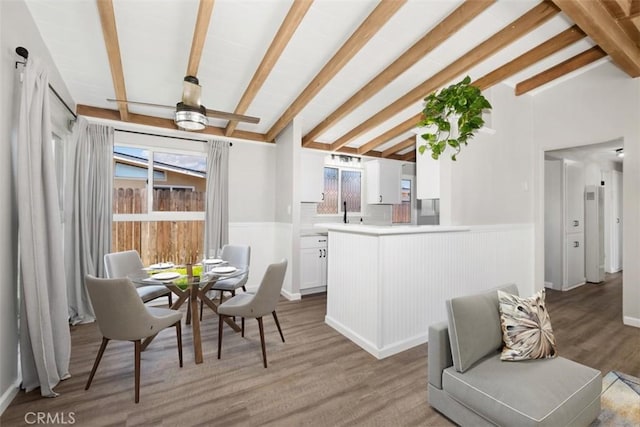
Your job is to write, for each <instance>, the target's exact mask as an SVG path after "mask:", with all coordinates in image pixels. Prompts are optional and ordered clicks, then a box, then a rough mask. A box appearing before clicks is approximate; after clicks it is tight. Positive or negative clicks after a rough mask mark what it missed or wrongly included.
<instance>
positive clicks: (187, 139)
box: [114, 129, 233, 147]
mask: <svg viewBox="0 0 640 427" xmlns="http://www.w3.org/2000/svg"><path fill="white" fill-rule="evenodd" d="M114 130H115V131H116V132H126V133H135V134H137V135H148V136H159V137H162V138H172V139H181V140H183V141H196V142H207V141H206V140H202V139H196V138H186V137H183V136H171V135H158V134H155V133H148V132H140V131H136V130H126V129H114ZM229 146H231V147H233V142H229Z"/></svg>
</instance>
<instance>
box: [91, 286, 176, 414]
mask: <svg viewBox="0 0 640 427" xmlns="http://www.w3.org/2000/svg"><path fill="white" fill-rule="evenodd" d="M85 285H86V286H87V290H88V291H89V297H90V298H91V304H92V305H93V311H94V313H95V315H96V322H97V323H98V329H100V333H101V334H102V344H101V345H100V349H99V350H98V354H97V355H96V360H95V362H94V363H93V368H92V369H91V373H90V374H89V379H88V380H87V385H86V386H85V388H84V389H85V390H89V387H90V386H91V381H93V376H94V375H95V373H96V370H97V369H98V365H99V364H100V360H101V359H102V355H103V353H104V351H105V349H106V348H107V344H108V343H109V341H110V340H122V341H133V343H134V348H135V359H134V361H135V366H134V373H135V374H134V376H135V402H136V403H138V402H139V401H140V352H141V351H142V340H143V339H145V338H147V337H150V336H152V335H156V334H157V333H158V332H160V331H162V330H163V329H165V328H168V327H170V326H175V328H176V336H177V340H178V360H179V362H180V367H181V368H182V330H181V327H180V321H181V320H182V313H180V312H179V311H176V310H171V309H169V308H161V307H147V306H145V305H144V303H143V302H142V300H141V299H140V297H139V296H138V293H137V292H136V288H135V286H134V285H133V283H131V280H129V279H127V278H119V279H99V278H96V277H93V276H86V277H85Z"/></svg>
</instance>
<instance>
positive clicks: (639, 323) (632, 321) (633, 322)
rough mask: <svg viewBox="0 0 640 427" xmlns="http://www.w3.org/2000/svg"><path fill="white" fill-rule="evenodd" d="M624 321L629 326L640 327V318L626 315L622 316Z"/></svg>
mask: <svg viewBox="0 0 640 427" xmlns="http://www.w3.org/2000/svg"><path fill="white" fill-rule="evenodd" d="M622 323H624V324H625V325H627V326H633V327H636V328H640V319H638V318H637V317H631V316H624V317H623V318H622Z"/></svg>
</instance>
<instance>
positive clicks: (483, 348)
mask: <svg viewBox="0 0 640 427" xmlns="http://www.w3.org/2000/svg"><path fill="white" fill-rule="evenodd" d="M498 289H500V290H502V291H505V292H508V293H510V294H515V295H517V294H518V288H517V287H516V285H513V284H511V285H504V286H501V287H500V288H495V289H492V290H490V291H486V292H484V293H481V294H478V295H470V296H464V297H458V298H453V299H451V300H448V301H447V316H448V318H449V340H450V341H451V355H452V356H453V366H454V367H455V368H456V370H457V371H458V372H464V371H466V370H467V369H469V368H470V367H471V366H473V364H474V363H475V362H477V361H478V360H480V359H482V358H483V357H485V356H486V355H488V354H490V353H494V352H496V351H497V350H499V349H501V348H502V329H501V327H500V310H499V308H498V292H497V290H498Z"/></svg>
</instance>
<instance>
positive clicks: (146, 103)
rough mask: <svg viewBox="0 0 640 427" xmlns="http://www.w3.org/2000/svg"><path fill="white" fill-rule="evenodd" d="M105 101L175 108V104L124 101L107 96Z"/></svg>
mask: <svg viewBox="0 0 640 427" xmlns="http://www.w3.org/2000/svg"><path fill="white" fill-rule="evenodd" d="M107 101H109V102H124V103H127V104H133V105H144V106H146V107H158V108H166V109H169V110H175V109H176V106H175V105H164V104H152V103H151V102H137V101H125V100H124V99H113V98H107Z"/></svg>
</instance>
